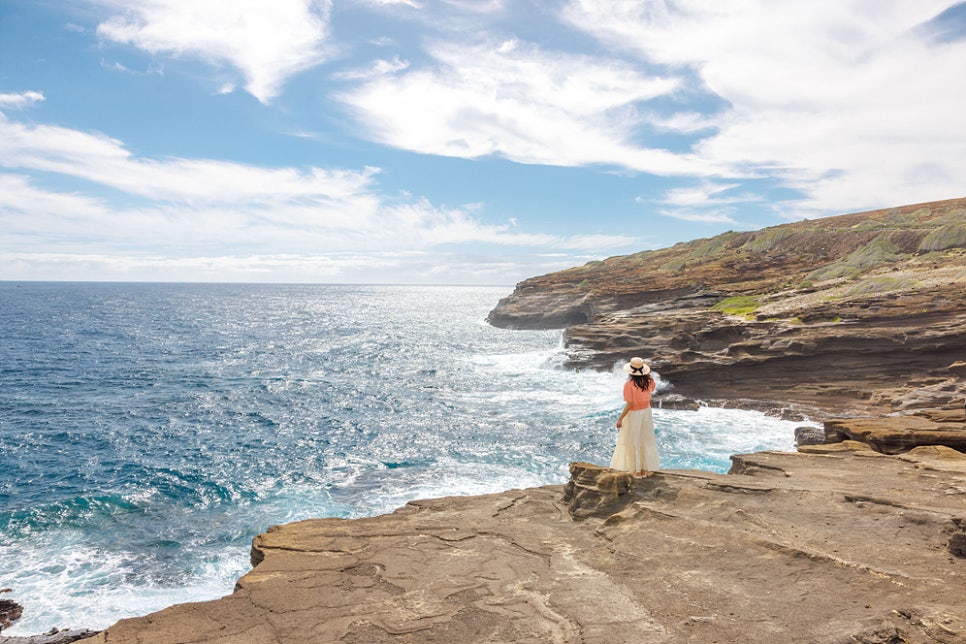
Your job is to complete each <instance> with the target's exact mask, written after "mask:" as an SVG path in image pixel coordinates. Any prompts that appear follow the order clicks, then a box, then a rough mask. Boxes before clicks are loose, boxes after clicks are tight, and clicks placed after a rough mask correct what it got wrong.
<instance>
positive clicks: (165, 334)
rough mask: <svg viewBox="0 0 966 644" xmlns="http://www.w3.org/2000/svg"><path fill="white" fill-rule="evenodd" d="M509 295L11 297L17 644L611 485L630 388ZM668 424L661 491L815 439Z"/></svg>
mask: <svg viewBox="0 0 966 644" xmlns="http://www.w3.org/2000/svg"><path fill="white" fill-rule="evenodd" d="M508 292H509V289H507V288H503V287H459V288H456V287H397V286H393V287H379V286H277V285H212V284H197V285H189V284H177V285H165V284H97V283H82V284H81V283H78V284H65V283H21V284H14V283H2V282H0V302H2V307H0V587H11V588H13V591H14V592H13V593H12V594H10V595H7V596H6V597H9V598H12V599H15V600H17V601H18V602H20V603H21V604H23V605H24V608H25V611H24V617H23V618H22V620H20V622H18V623H17V625H16V626H15V627H14V628H13V629H10V630H9V631H4V634H5V635H6V634H10V635H16V634H29V633H38V632H43V631H46V630H49V629H50V628H52V627H61V628H63V627H88V628H102V627H105V626H108V625H110V624H111V623H113V622H114V621H116V620H118V619H120V618H122V617H128V616H132V615H139V614H144V613H147V612H150V611H153V610H157V609H160V608H163V607H165V606H167V605H170V604H172V603H176V602H183V601H197V600H204V599H212V598H216V597H220V596H222V595H225V594H228V593H230V592H231V589H232V587H233V586H234V583H235V580H236V579H237V578H238V577H240V576H241V575H242V574H244V573H245V572H246V571H247V570H248V568H249V564H248V551H249V547H250V543H251V539H252V537H253V536H254V535H256V534H257V533H259V532H262V531H264V530H265V529H266V528H268V527H269V526H270V525H273V524H276V523H283V522H287V521H293V520H297V519H302V518H308V517H360V516H370V515H374V514H379V513H385V512H390V511H392V510H393V509H395V508H397V507H399V506H400V505H403V504H404V503H406V502H407V501H409V500H412V499H414V498H425V497H436V496H444V495H454V494H460V495H462V494H478V493H485V492H495V491H500V490H505V489H510V488H515V487H529V486H535V485H543V484H548V483H563V482H564V481H565V480H566V478H567V464H568V463H569V462H571V461H576V460H584V461H591V462H598V463H607V462H608V461H609V458H610V452H611V450H612V449H613V444H614V440H615V439H616V429H615V428H614V421H615V420H616V416H617V413H618V412H619V410H620V408H621V406H622V401H621V386H622V384H623V381H624V377H625V376H624V374H623V373H622V372H619V370H616V369H615V370H614V371H613V372H610V373H597V372H574V371H571V370H566V369H563V368H561V367H560V365H561V363H562V361H563V349H562V346H561V333H560V332H559V331H508V330H503V329H495V328H493V327H491V326H489V325H487V324H486V323H485V322H484V318H485V316H486V314H487V312H488V311H489V310H490V309H491V308H492V307H493V306H494V305H495V303H496V302H497V300H499V299H500V298H501V297H504V296H505V295H507V293H508ZM642 352H643V353H646V352H645V351H642ZM663 387H665V385H664V384H663V383H662V388H663ZM660 391H661V389H659V392H660ZM654 416H655V422H656V425H657V433H658V443H659V446H660V448H661V452H662V466H663V467H665V468H701V469H710V470H715V471H726V470H727V469H728V467H729V465H730V462H729V460H728V457H729V456H730V455H731V454H733V453H737V452H748V451H755V450H761V449H791V448H792V445H793V429H794V427H795V426H797V425H799V424H801V423H790V422H785V421H781V420H778V419H774V418H770V417H766V416H764V415H763V414H760V413H756V412H743V411H737V410H720V409H702V410H700V411H697V412H688V411H671V410H661V409H657V410H655V414H654Z"/></svg>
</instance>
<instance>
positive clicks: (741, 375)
mask: <svg viewBox="0 0 966 644" xmlns="http://www.w3.org/2000/svg"><path fill="white" fill-rule="evenodd" d="M964 302H966V199H955V200H950V201H941V202H934V203H927V204H918V205H912V206H904V207H901V208H893V209H889V210H877V211H873V212H865V213H857V214H850V215H842V216H838V217H828V218H823V219H816V220H811V221H808V220H806V221H800V222H796V223H791V224H786V225H783V226H775V227H772V228H766V229H763V230H760V231H756V232H743V233H738V232H728V233H724V234H722V235H718V236H717V237H712V238H710V239H699V240H696V241H691V242H687V243H682V244H677V245H676V246H673V247H671V248H665V249H662V250H655V251H646V252H642V253H637V254H635V255H628V256H622V257H612V258H610V259H607V260H604V261H600V262H591V263H589V264H587V265H585V266H580V267H576V268H572V269H568V270H565V271H561V272H558V273H552V274H549V275H544V276H540V277H535V278H532V279H528V280H526V281H524V282H521V283H520V284H518V285H517V287H516V289H515V290H514V292H513V293H512V294H511V295H510V296H509V297H507V298H505V299H504V300H502V301H501V302H500V303H499V304H498V306H497V307H496V308H495V309H494V310H493V311H492V313H491V314H490V316H489V321H490V322H491V323H492V324H494V325H497V326H502V327H512V328H554V327H566V328H567V330H566V332H565V341H566V346H567V349H568V351H569V364H570V365H571V366H576V367H591V368H611V367H612V366H613V365H614V363H615V362H616V361H620V360H626V359H627V358H629V357H630V356H631V355H643V356H644V357H650V358H652V359H653V361H654V366H655V367H656V369H657V371H658V372H659V373H660V374H661V375H662V377H664V378H665V379H666V380H668V381H670V382H671V383H672V384H673V385H674V386H675V388H676V391H677V392H679V393H682V394H685V395H686V396H689V397H693V398H700V399H704V400H709V401H718V402H720V403H725V402H726V401H727V402H729V403H730V404H742V405H745V406H765V407H770V408H775V407H778V408H785V409H786V411H790V412H794V411H796V410H797V411H801V412H804V413H808V414H811V415H822V414H824V413H827V412H831V413H836V414H842V413H867V412H869V411H873V412H878V413H886V412H892V411H902V410H907V409H915V408H921V407H942V406H946V405H951V404H954V403H956V402H957V401H961V400H962V398H963V397H964V395H966V387H964V385H963V384H962V380H963V378H964V376H966V362H964V360H966V304H964ZM959 404H960V405H961V404H962V403H961V402H959Z"/></svg>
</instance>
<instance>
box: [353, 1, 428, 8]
mask: <svg viewBox="0 0 966 644" xmlns="http://www.w3.org/2000/svg"><path fill="white" fill-rule="evenodd" d="M361 1H362V2H364V3H365V4H370V5H375V6H377V7H390V6H393V5H400V4H401V5H406V6H408V7H412V8H414V9H422V8H423V4H422V3H420V2H415V0H361Z"/></svg>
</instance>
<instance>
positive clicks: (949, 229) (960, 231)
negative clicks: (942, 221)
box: [919, 221, 966, 253]
mask: <svg viewBox="0 0 966 644" xmlns="http://www.w3.org/2000/svg"><path fill="white" fill-rule="evenodd" d="M949 248H966V222H964V221H958V222H956V223H952V224H946V225H945V226H942V227H941V228H937V229H936V230H934V231H932V232H931V233H929V234H928V235H926V236H925V237H924V238H923V240H922V242H921V243H920V244H919V250H920V251H922V252H927V253H928V252H930V251H937V250H947V249H949Z"/></svg>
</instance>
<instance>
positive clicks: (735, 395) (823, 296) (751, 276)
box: [0, 199, 966, 644]
mask: <svg viewBox="0 0 966 644" xmlns="http://www.w3.org/2000/svg"><path fill="white" fill-rule="evenodd" d="M964 302H966V199H959V200H951V201H944V202H936V203H930V204H920V205H914V206H906V207H902V208H894V209H890V210H881V211H875V212H870V213H859V214H854V215H843V216H840V217H832V218H827V219H820V220H814V221H805V222H798V223H794V224H788V225H785V226H778V227H774V228H769V229H765V230H762V231H757V232H749V233H726V234H724V235H720V236H718V237H714V238H711V239H704V240H697V241H694V242H688V243H686V244H678V245H676V246H674V247H672V248H669V249H662V250H656V251H646V252H644V253H639V254H636V255H631V256H626V257H616V258H610V259H608V260H604V261H602V262H594V263H592V264H589V265H586V266H583V267H578V268H574V269H570V270H567V271H562V272H559V273H554V274H551V275H546V276H542V277H536V278H533V279H530V280H526V281H524V282H522V283H521V284H519V285H518V286H517V288H516V290H515V291H514V293H513V294H512V295H510V296H509V297H508V298H506V299H505V300H503V301H501V302H500V304H499V305H498V306H497V308H496V309H495V310H494V311H493V312H492V313H491V315H490V318H489V319H490V322H491V323H493V324H495V325H499V326H505V327H516V328H552V327H561V328H566V331H565V338H566V345H567V350H568V352H569V364H570V365H571V366H575V367H578V368H600V369H610V368H612V367H613V365H614V364H615V363H616V362H618V361H622V360H626V359H627V358H628V357H629V356H630V355H643V356H644V357H648V358H651V359H652V360H653V365H654V367H655V369H656V370H657V371H658V372H659V373H660V374H661V376H662V378H663V379H664V380H665V381H667V382H669V383H670V384H671V385H672V388H671V390H670V391H671V393H670V394H669V395H668V394H666V395H665V396H664V399H665V401H666V402H667V404H668V405H671V404H694V401H696V400H701V401H706V402H710V403H713V404H726V405H732V406H741V407H751V408H758V409H766V410H768V411H770V412H773V413H781V414H784V415H788V416H795V415H801V416H810V417H812V418H819V419H821V420H823V421H824V433H823V434H822V435H820V436H818V437H817V439H816V442H818V443H820V444H812V445H807V444H802V445H800V446H799V449H798V452H794V453H780V452H762V453H757V454H741V455H735V456H734V457H732V463H733V465H732V468H731V471H730V472H729V473H728V474H726V475H723V474H713V473H708V472H701V471H684V470H667V471H662V472H659V473H657V474H655V475H653V476H650V477H648V478H645V479H635V478H633V477H631V476H629V475H628V474H626V473H622V472H616V471H613V470H609V469H607V468H603V467H600V466H597V465H592V464H588V463H573V464H571V466H570V480H569V481H568V482H567V483H566V484H565V485H560V486H548V487H542V488H535V489H526V490H510V491H507V492H503V493H500V494H492V495H485V496H475V497H450V498H443V499H433V500H423V501H414V502H411V503H409V504H407V505H406V506H405V507H403V508H400V509H399V510H397V511H396V512H394V513H392V514H389V515H384V516H377V517H371V518H366V519H355V520H344V519H315V520H307V521H301V522H297V523H292V524H287V525H282V526H276V527H273V528H271V529H270V530H269V531H268V532H266V533H264V534H262V535H259V536H258V537H256V538H255V540H254V542H253V545H252V552H251V562H252V566H253V567H252V570H251V572H249V573H248V574H247V575H245V576H244V577H242V578H241V579H240V580H239V581H238V583H237V586H236V589H235V592H233V593H232V594H230V595H228V596H226V597H224V598H222V599H219V600H215V601H210V602H202V603H194V604H182V605H177V606H172V607H170V608H167V609H165V610H163V611H160V612H158V613H155V614H152V615H148V616H144V617H138V618H133V619H127V620H122V621H121V622H119V623H117V624H115V625H114V626H112V627H110V628H108V629H107V630H106V631H103V632H102V633H100V634H97V635H95V636H94V637H92V638H89V639H86V640H82V641H84V642H87V643H88V644H117V643H138V644H147V643H155V642H156V643H166V644H173V643H188V642H213V643H224V644H228V643H231V644H247V643H251V644H256V643H257V644H275V643H283V642H371V643H379V642H412V643H416V642H419V643H423V642H447V643H449V642H533V643H537V642H567V643H570V642H573V643H578V642H581V643H583V642H586V643H596V642H607V643H612V642H669V643H677V642H719V643H725V642H735V643H737V642H742V643H758V642H761V643H766V642H767V643H769V644H770V643H773V642H803V643H804V642H822V643H831V644H838V643H842V644H845V643H853V642H859V643H866V644H873V643H881V644H884V643H899V642H911V643H943V644H950V643H959V642H966V418H964V412H963V397H964V395H966V387H964V385H963V383H962V380H963V377H964V376H966V306H964V304H963V303H964ZM2 641H3V638H2V637H0V642H2ZM11 641H14V640H12V639H11Z"/></svg>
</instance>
